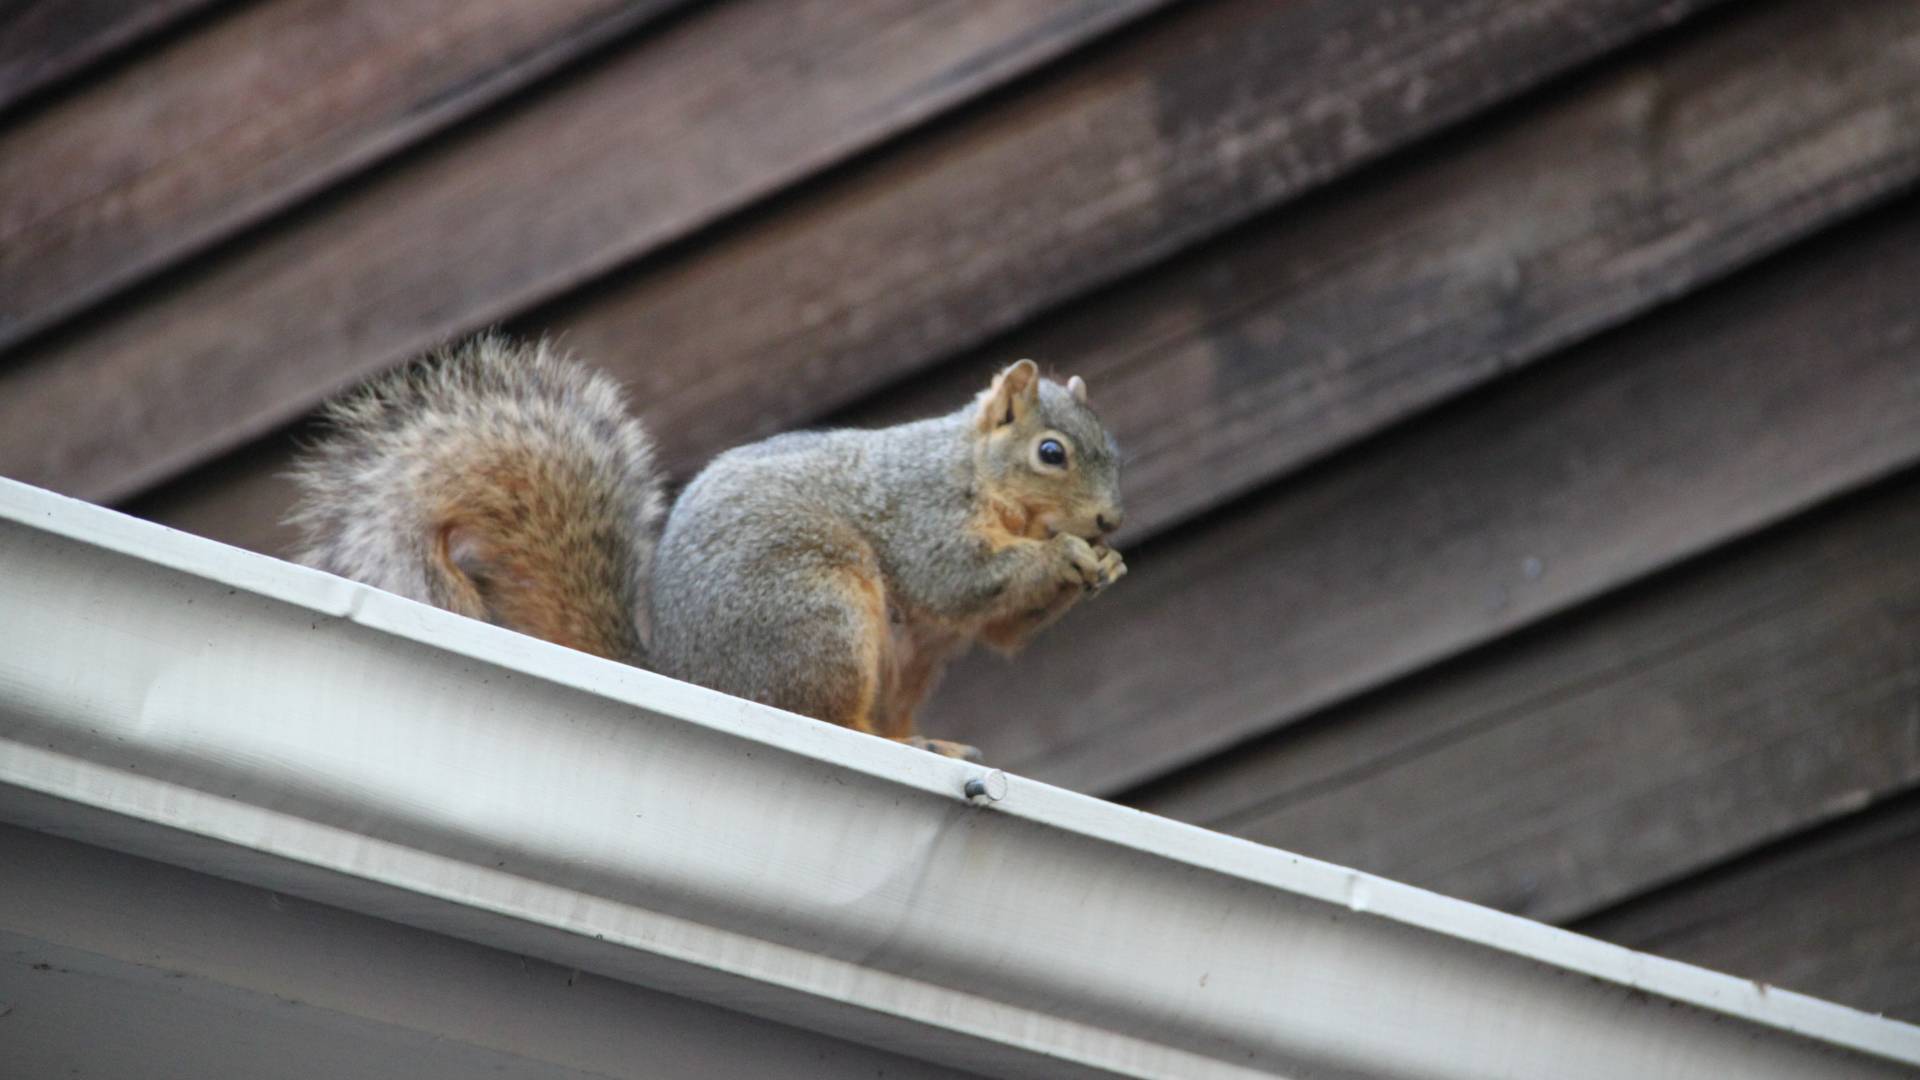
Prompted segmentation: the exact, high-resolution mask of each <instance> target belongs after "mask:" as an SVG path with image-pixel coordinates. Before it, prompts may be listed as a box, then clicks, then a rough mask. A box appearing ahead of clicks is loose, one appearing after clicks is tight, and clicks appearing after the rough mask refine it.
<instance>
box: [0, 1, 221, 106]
mask: <svg viewBox="0 0 1920 1080" xmlns="http://www.w3.org/2000/svg"><path fill="white" fill-rule="evenodd" d="M213 2H214V0H12V2H11V3H9V4H7V5H6V7H4V8H0V110H4V109H7V108H10V107H11V106H13V105H14V104H15V103H17V102H19V101H20V100H21V99H22V98H25V97H27V96H28V95H30V94H33V93H35V92H36V91H39V90H41V89H44V88H45V87H47V86H50V85H52V84H53V83H56V82H59V81H61V80H63V79H67V78H70V77H72V76H73V75H74V74H75V73H77V72H79V71H82V70H84V69H85V68H87V67H89V66H91V65H93V64H95V63H97V62H99V61H100V60H102V59H104V58H105V57H107V56H110V55H112V54H114V53H116V52H118V51H120V50H121V49H124V48H126V47H127V46H129V45H131V44H133V43H134V42H137V41H139V40H140V39H141V38H144V37H146V36H148V35H149V34H152V33H154V32H156V31H159V30H162V29H165V28H166V27H168V26H171V25H173V24H174V23H176V22H178V21H179V20H181V19H183V18H185V17H186V16H188V15H190V14H192V13H194V12H196V11H199V10H201V9H203V8H206V7H209V6H211V5H212V4H213Z"/></svg>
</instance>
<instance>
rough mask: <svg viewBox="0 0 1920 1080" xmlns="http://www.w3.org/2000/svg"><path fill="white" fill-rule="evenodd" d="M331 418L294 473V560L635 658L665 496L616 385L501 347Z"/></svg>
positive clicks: (552, 356) (370, 395)
mask: <svg viewBox="0 0 1920 1080" xmlns="http://www.w3.org/2000/svg"><path fill="white" fill-rule="evenodd" d="M325 421H326V423H327V425H328V426H329V427H331V428H332V429H333V430H332V431H331V432H330V433H329V434H328V435H327V436H326V437H325V438H324V439H323V441H321V442H320V443H319V444H317V445H315V446H313V447H312V448H311V449H310V450H309V451H308V452H307V453H306V454H305V455H304V456H303V458H302V460H301V461H300V463H299V464H298V465H297V466H296V467H295V469H294V471H293V473H292V476H293V479H294V480H295V482H296V483H297V484H298V485H299V487H300V489H301V497H300V501H299V502H298V504H297V505H296V506H295V508H294V510H293V512H292V514H291V515H290V516H289V517H288V521H289V523H290V524H293V525H295V526H297V527H298V528H299V529H300V530H301V532H302V533H303V535H304V544H305V546H304V549H303V550H302V551H301V552H300V554H299V556H298V558H299V559H300V561H301V562H304V563H306V564H308V565H309V566H315V567H318V568H320V569H322V570H328V571H331V572H333V573H336V574H340V575H342V576H344V577H350V578H353V579H355V580H357V581H363V582H366V583H367V584H369V585H375V586H378V587H380V588H383V589H386V590H389V591H391V592H396V593H399V594H400V595H402V596H407V597H410V598H412V599H415V600H421V601H424V602H426V603H430V604H435V605H438V606H440V607H443V608H447V609H449V610H452V611H457V612H459V613H461V614H463V615H468V616H471V617H474V618H478V619H485V620H487V621H489V622H493V623H497V624H499V625H501V626H506V627H509V628H511V629H514V630H519V631H521V632H523V633H527V634H532V635H534V636H535V637H540V638H545V639H546V640H548V641H553V642H558V643H559V644H562V645H566V646H569V647H572V648H576V649H580V650H583V651H585V652H590V653H595V654H597V655H600V656H606V657H611V658H613V659H616V660H624V661H627V662H630V663H640V662H642V660H643V657H642V655H641V646H640V635H639V631H638V629H637V622H636V620H637V619H638V618H639V617H640V611H641V605H642V604H643V603H644V601H645V599H646V586H647V575H648V572H649V568H650V566H651V563H652V561H653V547H654V541H655V538H656V537H657V536H658V533H659V528H658V526H659V523H660V516H661V512H662V506H663V501H662V496H661V486H662V485H661V479H660V476H659V475H658V470H657V468H656V466H655V465H654V454H653V446H652V441H651V440H650V439H649V438H648V437H647V434H646V431H645V430H644V429H643V428H642V427H641V426H640V423H639V421H637V420H635V419H634V418H633V416H632V415H631V414H629V413H628V411H627V409H626V406H625V403H624V402H623V401H622V398H621V393H620V388H619V386H618V384H616V383H615V382H614V381H613V380H612V379H611V378H609V377H607V376H606V375H602V374H597V373H595V372H592V371H590V370H588V369H587V368H586V367H584V366H582V365H580V364H578V363H576V362H574V361H572V360H569V359H567V358H566V357H564V356H560V355H558V354H556V353H555V352H554V351H553V349H552V348H551V347H550V346H549V345H548V344H547V343H546V342H544V341H542V342H539V343H519V342H514V341H511V340H509V339H506V338H503V337H500V336H498V335H491V334H490V335H484V336H481V337H477V338H474V339H472V340H470V341H467V342H465V343H463V344H460V345H457V346H453V347H450V348H447V349H443V350H441V351H440V352H437V353H435V354H433V355H431V356H429V357H427V358H426V359H424V360H422V361H420V362H418V363H416V364H414V365H412V366H411V367H409V368H406V369H404V370H401V371H396V372H394V373H392V374H390V375H387V376H385V377H383V378H381V379H378V380H376V381H375V382H374V383H372V384H371V385H369V386H367V387H366V388H364V389H362V390H360V391H359V392H357V393H355V394H353V395H351V396H349V397H346V398H344V399H342V400H340V401H338V402H335V403H334V404H333V405H331V406H329V407H328V409H327V411H326V413H325Z"/></svg>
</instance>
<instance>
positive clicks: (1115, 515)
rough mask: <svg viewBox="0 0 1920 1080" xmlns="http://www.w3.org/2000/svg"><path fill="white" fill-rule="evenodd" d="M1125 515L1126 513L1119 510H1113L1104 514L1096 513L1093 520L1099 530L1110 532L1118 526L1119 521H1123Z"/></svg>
mask: <svg viewBox="0 0 1920 1080" xmlns="http://www.w3.org/2000/svg"><path fill="white" fill-rule="evenodd" d="M1126 517H1127V515H1126V514H1125V513H1123V512H1121V511H1119V510H1114V511H1111V512H1109V513H1105V514H1096V515H1095V516H1094V519H1093V522H1094V524H1096V525H1098V526H1100V531H1101V532H1103V533H1110V532H1112V531H1113V530H1115V529H1117V528H1119V527H1120V523H1121V522H1122V521H1125V520H1126Z"/></svg>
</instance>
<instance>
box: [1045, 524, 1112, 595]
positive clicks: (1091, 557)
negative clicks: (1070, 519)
mask: <svg viewBox="0 0 1920 1080" xmlns="http://www.w3.org/2000/svg"><path fill="white" fill-rule="evenodd" d="M1054 542H1055V543H1057V544H1059V545H1060V547H1061V551H1062V553H1063V554H1064V555H1065V558H1066V562H1065V573H1064V576H1065V577H1066V579H1067V581H1068V582H1069V583H1071V584H1074V585H1078V586H1080V587H1081V588H1082V589H1085V590H1086V591H1087V592H1090V593H1096V592H1099V591H1100V590H1102V589H1104V588H1106V587H1107V586H1109V585H1111V584H1113V583H1114V582H1116V581H1119V580H1120V579H1121V578H1122V577H1123V576H1125V575H1126V572H1127V564H1126V563H1125V562H1123V561H1121V558H1120V553H1119V552H1117V551H1115V550H1113V549H1112V548H1110V547H1108V546H1107V545H1105V544H1089V543H1087V542H1086V541H1085V540H1083V539H1081V538H1080V537H1078V536H1074V535H1073V534H1072V533H1061V534H1060V535H1059V536H1056V537H1054Z"/></svg>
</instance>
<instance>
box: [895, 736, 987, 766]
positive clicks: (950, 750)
mask: <svg viewBox="0 0 1920 1080" xmlns="http://www.w3.org/2000/svg"><path fill="white" fill-rule="evenodd" d="M898 741H900V742H903V743H906V744H907V745H908V746H915V747H919V748H920V749H922V750H926V751H929V752H931V753H935V754H939V755H940V756H941V757H950V758H959V759H960V760H961V761H973V762H978V761H979V760H980V749H979V747H975V746H968V745H967V744H966V743H958V742H950V741H948V740H946V739H929V738H927V737H926V736H925V735H908V736H906V737H904V738H902V739H900V740H898Z"/></svg>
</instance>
